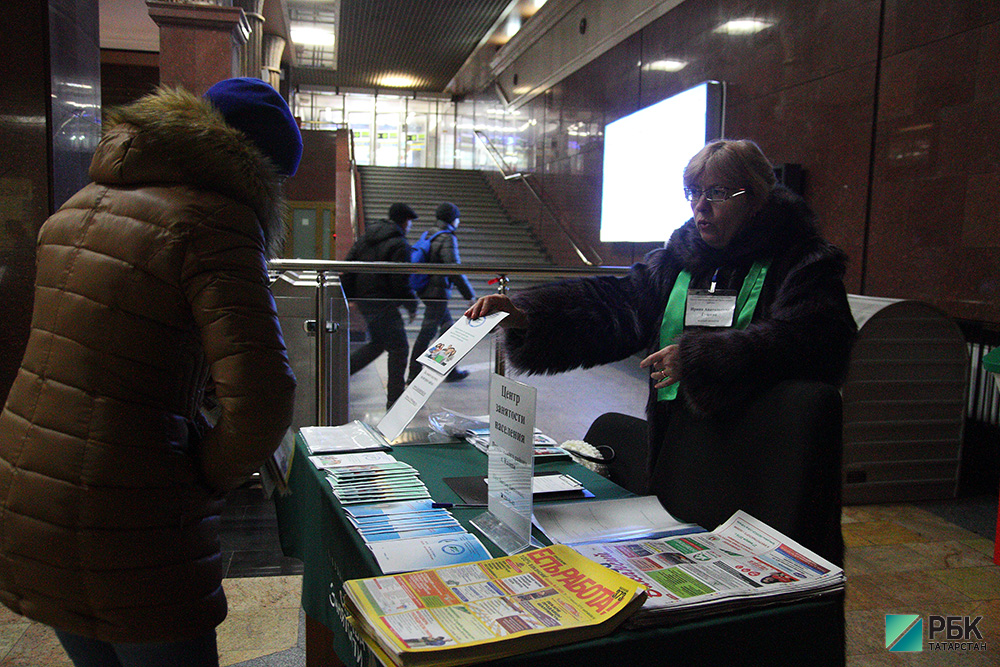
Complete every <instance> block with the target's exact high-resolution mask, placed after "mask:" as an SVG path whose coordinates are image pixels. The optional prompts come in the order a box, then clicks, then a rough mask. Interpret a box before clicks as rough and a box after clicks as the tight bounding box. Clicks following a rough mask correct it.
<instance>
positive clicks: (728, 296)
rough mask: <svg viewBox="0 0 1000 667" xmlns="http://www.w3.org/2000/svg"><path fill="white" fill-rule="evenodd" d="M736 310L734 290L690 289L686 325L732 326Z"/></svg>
mask: <svg viewBox="0 0 1000 667" xmlns="http://www.w3.org/2000/svg"><path fill="white" fill-rule="evenodd" d="M735 312H736V292H735V291H734V290H715V292H709V291H708V290H703V289H700V290H689V291H688V295H687V308H686V309H685V311H684V326H686V327H731V326H732V325H733V315H734V313H735Z"/></svg>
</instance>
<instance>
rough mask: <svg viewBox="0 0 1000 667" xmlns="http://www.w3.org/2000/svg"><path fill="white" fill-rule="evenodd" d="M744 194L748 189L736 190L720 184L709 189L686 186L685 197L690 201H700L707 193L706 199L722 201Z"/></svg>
mask: <svg viewBox="0 0 1000 667" xmlns="http://www.w3.org/2000/svg"><path fill="white" fill-rule="evenodd" d="M742 194H746V189H740V190H735V191H734V190H731V189H729V188H722V187H718V186H716V187H714V188H709V189H707V190H702V189H701V188H684V198H685V199H687V200H688V201H689V202H696V201H698V200H699V199H701V196H702V195H705V201H710V202H720V201H726V200H727V199H732V198H733V197H738V196H740V195H742Z"/></svg>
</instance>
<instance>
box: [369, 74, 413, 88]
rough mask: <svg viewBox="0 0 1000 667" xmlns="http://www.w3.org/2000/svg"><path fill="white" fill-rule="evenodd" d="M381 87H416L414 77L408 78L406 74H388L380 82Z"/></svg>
mask: <svg viewBox="0 0 1000 667" xmlns="http://www.w3.org/2000/svg"><path fill="white" fill-rule="evenodd" d="M378 83H379V85H380V86H385V87H386V88H410V87H412V86H414V85H416V82H415V81H414V80H413V77H410V76H406V75H405V74H387V75H386V76H383V77H382V78H381V79H379V80H378Z"/></svg>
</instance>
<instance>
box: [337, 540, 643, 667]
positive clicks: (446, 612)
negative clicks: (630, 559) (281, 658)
mask: <svg viewBox="0 0 1000 667" xmlns="http://www.w3.org/2000/svg"><path fill="white" fill-rule="evenodd" d="M645 597H646V593H645V590H644V588H643V587H642V586H641V585H639V584H637V583H636V582H634V581H632V580H631V579H629V578H627V577H623V576H621V575H620V574H617V573H615V572H612V571H611V570H609V569H606V568H603V567H600V566H598V565H597V564H595V563H593V562H591V561H589V560H587V559H586V558H583V557H582V556H580V555H579V554H577V553H575V552H574V551H573V550H572V549H570V548H569V547H564V546H560V545H556V546H552V547H546V548H544V549H537V550H534V551H529V552H526V553H522V554H517V555H514V556H506V557H502V558H495V559H492V560H487V561H484V562H481V563H470V564H466V565H453V566H449V567H440V568H433V569H427V570H422V571H420V572H413V573H410V574H402V575H396V576H387V577H375V578H371V579H354V580H351V581H348V582H345V584H344V598H345V603H346V604H345V606H346V607H347V610H348V613H349V614H350V621H351V622H352V624H353V625H354V627H355V628H356V629H357V631H358V634H359V635H361V638H362V639H363V640H364V641H365V643H366V644H367V645H368V646H369V647H370V648H371V649H372V651H373V652H374V653H375V655H377V656H378V657H379V659H380V660H381V661H382V662H383V664H386V665H402V666H404V667H408V666H417V665H425V666H428V667H429V666H432V665H433V666H438V665H440V666H444V665H470V664H474V663H477V662H485V661H489V660H496V659H498V658H503V657H506V656H512V655H519V654H522V653H526V652H528V651H533V650H537V649H542V648H546V647H549V646H559V645H562V644H569V643H572V642H578V641H582V640H585V639H590V638H594V637H601V636H604V635H607V634H609V633H610V632H612V631H613V630H614V629H615V628H617V627H618V626H619V625H621V624H622V622H623V621H625V620H626V619H627V618H629V616H630V615H632V614H633V613H634V612H635V611H636V610H637V609H638V608H639V607H640V605H642V603H643V600H644V599H645ZM543 662H544V661H543Z"/></svg>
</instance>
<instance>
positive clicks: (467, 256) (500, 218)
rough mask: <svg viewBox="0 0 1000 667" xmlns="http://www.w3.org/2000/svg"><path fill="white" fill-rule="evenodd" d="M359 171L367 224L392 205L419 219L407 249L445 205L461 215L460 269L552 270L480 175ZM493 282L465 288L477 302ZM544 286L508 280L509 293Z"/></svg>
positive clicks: (479, 279) (478, 280) (482, 279)
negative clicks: (466, 266) (477, 266)
mask: <svg viewBox="0 0 1000 667" xmlns="http://www.w3.org/2000/svg"><path fill="white" fill-rule="evenodd" d="M358 170H359V171H360V172H361V196H362V201H363V203H364V212H365V221H366V222H368V221H372V220H378V219H381V218H385V217H387V216H388V212H389V206H391V205H392V204H393V203H395V202H402V203H404V204H409V205H410V206H411V207H412V208H413V210H414V211H416V212H417V215H419V216H420V218H419V219H417V220H415V221H414V222H413V227H412V229H411V230H410V233H409V235H408V237H409V240H410V242H411V243H412V242H413V241H415V240H416V239H417V238H419V237H420V234H421V232H423V231H426V230H431V229H437V228H436V226H435V224H434V220H435V218H434V211H435V210H436V209H437V207H438V205H439V204H441V202H445V201H450V202H451V203H453V204H455V206H457V207H458V210H459V211H460V212H461V215H460V217H459V219H460V220H461V221H462V222H461V225H460V226H459V228H458V235H457V236H458V249H459V254H460V255H461V259H462V262H463V263H465V264H473V263H474V264H487V265H491V266H497V267H507V266H524V265H533V266H538V265H552V264H553V262H552V259H551V258H550V257H549V256H548V255H547V254H546V252H545V248H544V247H542V245H541V243H539V241H538V239H537V238H536V237H535V235H534V234H533V232H532V230H531V229H530V228H529V227H528V226H527V225H526V224H525V223H524V222H518V221H513V220H511V219H510V216H508V214H507V212H506V211H505V210H504V209H503V207H501V206H500V202H499V201H497V198H496V195H495V194H494V193H493V190H492V189H491V188H490V186H489V185H488V184H487V182H486V179H484V178H483V175H482V173H480V172H479V171H472V170H464V169H423V168H416V167H371V166H369V167H363V166H362V167H358ZM492 277H493V276H486V275H479V276H476V275H471V276H469V282H471V283H472V287H473V288H474V289H475V290H476V294H477V295H479V296H482V295H485V294H489V293H491V292H494V291H495V290H496V287H495V286H494V285H488V284H487V281H488V280H489V279H490V278H492ZM545 281H546V279H533V278H528V277H524V278H522V277H519V276H513V277H512V278H511V285H510V287H511V290H512V291H514V290H519V289H524V288H525V287H528V286H531V285H534V284H538V283H540V282H545ZM456 298H458V299H461V295H458V294H455V293H454V292H453V293H452V300H455V299H456ZM458 303H459V302H456V308H453V309H452V310H453V311H454V310H457V306H458Z"/></svg>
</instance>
